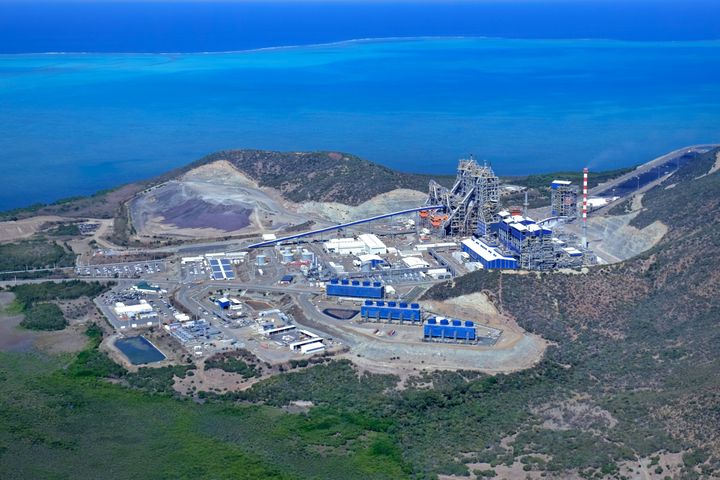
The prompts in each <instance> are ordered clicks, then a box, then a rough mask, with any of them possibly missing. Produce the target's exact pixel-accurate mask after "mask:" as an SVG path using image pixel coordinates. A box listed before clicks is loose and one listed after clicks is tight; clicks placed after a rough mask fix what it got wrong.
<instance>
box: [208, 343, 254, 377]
mask: <svg viewBox="0 0 720 480" xmlns="http://www.w3.org/2000/svg"><path fill="white" fill-rule="evenodd" d="M258 363H259V360H258V359H257V357H255V355H253V354H252V353H250V352H249V351H247V350H238V351H236V352H228V353H224V354H223V353H221V354H217V355H215V356H213V357H210V358H208V359H207V360H206V361H205V369H206V370H209V369H211V368H219V369H220V370H223V371H225V372H231V373H238V374H240V375H242V376H243V378H252V377H260V376H262V367H261V366H259V365H258Z"/></svg>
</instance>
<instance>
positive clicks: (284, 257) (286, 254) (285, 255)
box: [282, 250, 294, 263]
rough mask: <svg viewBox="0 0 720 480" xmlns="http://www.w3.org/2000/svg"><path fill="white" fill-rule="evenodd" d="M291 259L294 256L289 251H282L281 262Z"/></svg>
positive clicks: (287, 261)
mask: <svg viewBox="0 0 720 480" xmlns="http://www.w3.org/2000/svg"><path fill="white" fill-rule="evenodd" d="M293 259H294V258H293V254H292V252H291V251H289V250H286V251H284V252H282V262H283V263H290V262H292V261H293Z"/></svg>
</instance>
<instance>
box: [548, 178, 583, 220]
mask: <svg viewBox="0 0 720 480" xmlns="http://www.w3.org/2000/svg"><path fill="white" fill-rule="evenodd" d="M577 203H578V187H577V185H573V184H572V182H570V181H568V180H553V182H552V183H551V184H550V210H551V215H552V216H553V217H563V218H576V217H577V216H578V208H577Z"/></svg>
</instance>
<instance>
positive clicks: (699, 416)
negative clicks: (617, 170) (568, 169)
mask: <svg viewBox="0 0 720 480" xmlns="http://www.w3.org/2000/svg"><path fill="white" fill-rule="evenodd" d="M719 152H720V151H718V150H715V151H711V152H708V153H707V154H703V155H700V156H698V158H697V159H696V161H694V162H692V163H690V164H688V165H687V166H685V167H684V168H682V169H681V170H680V171H679V172H678V173H676V174H675V175H673V176H671V177H670V178H669V179H668V180H666V182H665V183H664V184H661V185H659V186H657V187H655V188H654V189H653V190H651V191H649V192H648V193H647V194H646V195H645V196H644V198H643V211H642V212H641V213H640V214H639V215H638V216H637V217H636V218H635V219H633V222H632V223H633V225H634V226H637V227H638V228H642V227H643V226H646V225H649V224H651V223H652V222H654V221H655V220H660V221H662V222H663V223H664V224H666V225H668V226H669V231H668V233H667V234H666V235H665V237H664V238H663V239H662V240H661V241H660V242H659V243H658V245H656V246H655V247H654V248H652V249H651V250H649V251H647V252H645V253H644V254H642V255H641V256H639V257H636V258H634V259H631V260H628V261H626V262H623V263H620V264H617V265H613V266H606V267H598V268H595V269H592V270H591V271H590V272H589V273H587V274H585V275H566V274H543V275H535V274H530V275H515V274H501V273H499V272H482V271H481V272H475V273H473V274H470V275H467V276H465V277H462V278H459V279H457V280H456V281H455V284H454V288H450V285H449V284H444V285H438V286H436V287H434V288H432V289H431V290H429V291H428V292H427V294H426V297H427V298H431V299H443V298H447V297H450V296H457V295H461V294H465V293H469V292H475V291H481V290H483V291H486V292H487V293H488V294H489V295H490V296H491V297H492V298H494V299H495V302H496V304H497V306H498V307H499V308H500V309H501V310H503V311H504V312H506V313H508V314H510V315H512V316H514V317H515V318H516V319H517V321H518V323H519V324H520V325H522V326H523V327H524V328H526V329H527V330H529V331H531V332H534V333H537V334H539V335H542V336H543V337H545V338H547V339H549V340H551V341H553V342H556V343H557V347H556V348H552V349H550V350H549V353H548V359H547V362H544V365H541V366H540V367H539V369H540V370H541V371H542V370H543V369H549V368H551V366H556V365H560V366H562V367H563V369H564V371H565V372H566V373H565V374H564V375H562V376H560V377H558V379H557V389H556V391H555V392H554V393H555V394H556V398H555V399H554V402H555V406H554V407H553V409H552V411H553V412H554V413H548V412H550V411H551V410H547V409H545V407H544V406H542V405H539V406H537V407H536V409H537V412H539V415H540V417H541V418H542V420H543V421H545V422H546V424H547V422H550V423H552V422H553V418H552V417H553V416H558V415H560V416H564V418H565V419H564V420H563V422H564V427H563V428H564V429H565V430H566V431H569V432H575V434H577V435H590V436H592V439H591V441H592V442H593V443H594V445H595V447H594V448H596V449H598V451H604V452H607V458H608V461H609V462H610V461H612V462H613V463H616V462H622V461H629V460H631V459H635V458H642V457H647V456H648V455H661V454H663V455H664V454H671V453H673V452H675V453H677V454H678V455H680V454H682V459H683V462H682V464H681V467H682V472H681V473H680V474H679V476H677V477H676V476H673V477H672V478H709V477H708V474H709V472H711V471H714V472H718V471H720V429H719V428H718V426H719V425H720V408H719V407H718V406H719V405H720V374H718V372H720V321H719V320H718V319H719V317H718V315H719V314H720V295H719V292H720V242H719V241H718V238H720V174H718V173H717V172H715V171H714V168H713V167H714V166H716V162H718V158H720V156H718V155H719ZM709 172H713V173H710V174H708V173H709ZM578 398H581V399H585V400H584V401H585V402H587V403H588V404H589V405H590V406H591V407H592V408H600V409H602V410H604V411H605V412H607V415H609V416H611V417H612V418H613V421H612V422H595V423H594V424H592V425H589V424H586V423H583V421H581V420H580V419H579V417H578V415H576V413H577V412H576V413H575V414H574V413H573V412H572V411H571V410H572V409H570V407H569V406H568V405H571V403H572V402H575V401H576V400H574V399H578ZM547 400H548V399H547V398H539V399H538V403H539V404H540V403H542V402H544V401H547ZM566 410H567V411H566ZM543 412H544V413H543ZM580 417H582V416H580ZM568 419H569V420H568ZM556 420H557V419H556ZM555 423H557V421H556V422H555ZM533 428H534V433H533V435H534V436H535V437H537V438H541V437H542V435H541V433H542V430H551V429H549V428H542V427H541V428H538V427H533ZM520 435H521V436H522V435H523V434H522V433H521V434H520ZM525 448H528V449H529V450H531V451H528V453H533V452H532V450H533V448H535V449H536V450H535V452H534V453H543V454H550V455H554V454H555V453H554V452H550V451H547V450H551V449H552V447H548V444H547V442H545V443H544V444H543V442H540V443H538V444H537V445H536V446H535V447H533V446H532V444H531V445H530V446H529V447H528V446H527V445H526V447H525ZM542 449H544V450H546V451H540V450H542ZM516 453H517V452H516ZM609 462H608V464H609ZM659 471H662V468H659ZM657 478H663V475H660V474H658V476H657Z"/></svg>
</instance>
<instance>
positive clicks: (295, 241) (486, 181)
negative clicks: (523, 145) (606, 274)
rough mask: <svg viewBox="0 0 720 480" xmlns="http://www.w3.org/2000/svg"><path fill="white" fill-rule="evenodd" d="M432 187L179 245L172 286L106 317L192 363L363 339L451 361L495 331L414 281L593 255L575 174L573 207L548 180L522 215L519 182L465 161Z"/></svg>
mask: <svg viewBox="0 0 720 480" xmlns="http://www.w3.org/2000/svg"><path fill="white" fill-rule="evenodd" d="M445 185H447V186H445ZM445 185H443V184H441V183H440V182H438V181H434V180H431V181H430V182H429V185H428V192H427V195H426V197H425V200H424V201H419V202H418V205H417V206H414V207H411V208H404V209H402V210H398V211H391V212H386V213H382V212H381V213H380V214H376V215H374V216H369V217H367V218H361V219H358V220H352V221H346V222H343V223H337V224H328V223H327V222H324V223H323V222H322V221H318V222H317V223H318V225H317V227H318V228H315V229H311V230H308V231H302V230H300V231H297V232H293V230H285V231H286V232H292V233H290V234H287V235H286V236H282V235H280V234H278V233H277V232H279V231H281V229H276V230H275V231H273V232H264V233H262V234H261V235H258V236H260V237H261V240H260V241H255V242H252V241H251V242H247V243H245V241H243V242H241V244H240V246H239V247H240V248H233V249H229V250H228V251H218V250H217V249H216V250H210V251H203V247H197V248H192V249H188V251H192V252H193V253H192V255H191V256H183V257H180V258H179V260H180V261H179V262H178V263H177V264H176V265H177V266H176V267H175V268H177V269H179V270H177V273H178V274H179V278H180V282H179V283H178V285H179V288H173V286H172V285H170V286H168V288H167V289H162V288H161V287H160V286H157V285H151V284H149V283H147V282H143V283H141V284H138V285H136V286H135V287H133V289H132V295H136V296H137V295H140V296H145V297H147V300H145V299H142V300H140V301H137V299H135V298H134V297H133V298H132V300H133V301H134V302H135V303H122V302H117V304H116V305H112V306H108V307H109V308H107V309H106V310H105V311H106V314H107V315H108V316H109V317H111V319H112V320H111V321H112V322H113V324H117V325H119V326H120V327H119V328H120V329H121V331H126V329H128V328H131V329H134V328H143V327H151V326H153V325H155V324H160V326H161V327H162V330H163V331H165V332H167V333H168V334H169V335H170V337H171V338H173V339H175V341H177V342H178V343H180V345H181V346H182V347H184V348H185V349H186V350H187V351H188V352H190V353H191V354H192V355H193V356H206V355H212V354H214V353H220V352H223V351H226V350H231V349H235V348H246V349H249V350H250V351H251V352H252V353H253V354H254V355H256V356H257V357H258V358H260V359H261V360H262V361H264V362H267V363H268V364H272V365H276V364H281V363H282V362H288V361H292V360H293V359H296V358H298V357H303V356H306V355H318V354H321V355H336V354H342V353H343V352H346V351H347V350H348V348H349V349H350V350H351V351H352V349H354V348H361V346H362V345H365V344H367V343H368V342H370V343H371V344H377V345H376V346H374V347H373V348H380V349H389V351H393V350H397V351H403V352H405V353H404V355H405V356H407V357H408V358H413V355H421V356H422V355H433V353H432V352H433V351H436V350H437V349H442V351H443V353H442V356H443V358H447V359H452V358H455V357H457V359H458V360H457V362H459V363H458V364H462V362H463V360H459V359H460V358H464V357H463V355H466V352H467V349H471V350H472V349H478V348H497V345H498V342H502V339H503V338H504V337H503V336H504V335H505V334H506V332H505V331H504V329H503V328H501V327H502V325H500V324H490V323H485V322H484V321H483V320H484V319H483V317H482V316H478V315H475V314H473V313H472V312H469V313H468V312H463V311H459V312H452V311H444V310H443V308H442V307H440V308H438V306H437V305H435V304H433V303H432V302H425V301H422V300H421V296H422V294H423V293H424V292H425V291H426V290H427V288H428V287H430V286H432V285H433V284H434V283H437V282H439V281H443V280H448V279H452V278H454V277H457V276H460V275H464V274H466V273H469V272H473V271H476V270H531V271H543V272H547V271H552V270H558V269H568V268H570V269H578V268H581V267H583V266H585V265H590V264H593V263H594V262H595V255H594V253H593V252H592V251H591V250H590V249H589V248H588V247H587V245H588V242H587V233H586V230H585V228H583V227H584V225H585V221H586V219H587V205H588V203H587V172H585V181H584V184H583V190H582V192H583V197H582V202H581V203H580V202H579V198H578V197H579V192H580V188H579V186H578V185H574V184H573V183H572V182H571V181H569V180H567V179H562V178H560V179H555V180H553V181H552V182H551V183H550V184H549V185H548V186H547V190H548V192H549V199H548V202H547V204H546V205H544V206H542V207H537V206H536V207H535V208H534V209H530V208H529V205H528V200H527V199H528V197H527V190H525V192H524V193H525V202H524V205H523V208H522V209H521V208H519V207H517V206H514V204H513V201H517V198H518V196H520V195H522V193H523V190H524V189H523V187H519V186H513V185H505V184H503V183H502V182H501V181H500V179H499V177H498V176H497V175H496V174H495V172H494V171H493V169H492V167H491V166H490V165H488V164H487V163H482V164H481V163H478V162H477V161H476V160H474V159H472V158H470V159H466V160H460V161H459V163H458V168H457V173H456V177H455V179H454V181H453V182H452V183H451V184H450V183H448V182H446V183H445ZM508 199H512V200H508ZM535 204H537V201H535ZM306 223H308V226H309V225H310V224H311V222H306ZM219 245H221V244H219ZM163 263H164V262H163ZM166 267H167V264H165V266H164V267H163V270H162V271H163V272H165V270H166ZM168 291H170V292H172V293H171V295H172V296H173V299H174V300H173V301H174V302H175V303H173V304H172V305H171V304H170V303H169V302H168V301H166V300H165V299H164V297H163V293H167V292H168ZM153 305H154V306H155V307H156V310H153ZM163 305H164V307H163ZM176 306H177V309H176V308H175V307H176ZM166 310H167V311H166ZM378 342H380V343H378ZM428 349H430V350H428ZM423 352H424V353H423ZM464 352H465V353H464ZM391 356H392V355H391ZM418 358H420V357H418Z"/></svg>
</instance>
